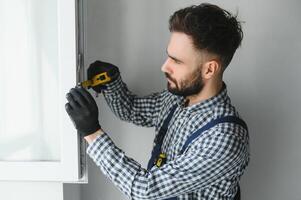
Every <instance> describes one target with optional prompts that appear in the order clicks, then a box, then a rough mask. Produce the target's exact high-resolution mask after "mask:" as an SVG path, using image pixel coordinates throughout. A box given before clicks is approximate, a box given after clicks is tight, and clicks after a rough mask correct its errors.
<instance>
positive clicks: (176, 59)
mask: <svg viewBox="0 0 301 200" xmlns="http://www.w3.org/2000/svg"><path fill="white" fill-rule="evenodd" d="M166 53H167V55H168V57H170V58H171V59H173V60H175V61H177V62H183V61H182V60H180V59H178V58H176V57H174V56H171V55H169V54H168V51H167V48H166Z"/></svg>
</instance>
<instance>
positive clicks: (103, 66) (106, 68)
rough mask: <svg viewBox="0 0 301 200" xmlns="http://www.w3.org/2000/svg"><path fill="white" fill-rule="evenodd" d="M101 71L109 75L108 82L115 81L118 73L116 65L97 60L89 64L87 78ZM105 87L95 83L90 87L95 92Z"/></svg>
mask: <svg viewBox="0 0 301 200" xmlns="http://www.w3.org/2000/svg"><path fill="white" fill-rule="evenodd" d="M103 72H107V73H108V76H109V77H111V81H109V82H108V83H111V82H113V81H115V80H116V79H117V78H118V76H119V74H120V72H119V69H118V67H116V66H115V65H113V64H111V63H106V62H102V61H99V60H97V61H95V62H94V63H92V64H90V66H89V68H88V79H89V80H91V79H92V78H93V77H94V76H95V75H97V74H100V73H103ZM108 83H106V84H108ZM106 88H107V87H106V85H97V86H94V87H92V89H93V90H94V91H95V92H97V93H101V91H102V90H103V89H106Z"/></svg>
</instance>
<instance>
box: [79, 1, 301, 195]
mask: <svg viewBox="0 0 301 200" xmlns="http://www.w3.org/2000/svg"><path fill="white" fill-rule="evenodd" d="M201 2H202V1H191V0H190V1H188V0H186V1H175V0H165V1H159V0H152V1H146V0H144V1H142V0H127V1H125V0H112V1H108V0H107V1H105V0H102V1H100V0H90V1H88V7H87V8H88V9H87V11H88V15H87V55H86V65H88V64H89V63H91V62H93V61H94V60H96V59H101V60H104V61H108V62H111V63H113V64H115V65H117V66H119V68H120V71H121V74H122V77H123V80H124V81H125V82H126V83H127V85H128V87H129V88H130V89H131V90H132V91H134V92H135V93H137V94H138V95H144V94H148V93H151V92H153V91H159V90H162V89H163V88H165V87H166V81H165V77H164V76H163V74H162V73H161V71H160V67H161V65H162V64H163V62H164V59H165V58H166V54H165V49H166V46H167V42H168V38H169V32H168V28H167V27H168V26H167V23H168V17H169V16H170V15H171V14H172V13H173V12H174V11H175V10H177V9H179V8H182V7H185V6H188V5H191V4H197V3H201ZM210 2H211V3H216V4H218V5H220V6H221V7H223V8H225V9H228V10H230V11H232V12H236V10H238V11H239V16H240V19H241V20H243V21H245V23H244V25H243V30H244V33H245V38H244V40H243V43H242V47H241V48H240V49H239V50H238V51H237V53H236V55H235V57H234V59H233V61H232V63H231V65H230V66H229V69H228V70H227V72H226V74H225V78H224V79H225V82H226V83H227V84H228V89H229V95H230V96H231V97H232V101H233V103H234V105H236V107H237V108H238V110H239V111H240V113H241V115H242V116H243V117H244V119H245V120H246V121H247V122H248V124H249V129H250V136H251V156H252V157H251V163H250V166H249V168H248V169H247V172H246V174H245V175H244V177H243V178H242V183H241V186H242V196H243V199H245V200H254V199H265V200H283V199H289V200H300V199H301V190H300V189H301V188H300V183H299V182H300V180H301V172H300V169H301V153H300V152H301V146H300V142H301V135H300V134H299V130H300V129H301V123H300V115H301V107H300V105H299V102H301V94H300V87H299V85H300V84H301V80H300V79H299V76H300V74H301V67H300V64H299V58H300V55H301V42H300V40H299V37H300V35H301V27H300V19H301V14H300V11H299V10H300V8H301V2H300V1H297V0H295V1H294V0H290V1H273V0H266V1H261V0H254V1H247V0H244V1H230V0H228V1H210ZM99 108H100V123H101V125H102V126H103V127H104V129H105V130H106V131H107V132H108V133H109V135H110V136H111V137H112V139H113V140H114V142H115V143H116V144H117V146H119V147H120V148H121V149H123V150H124V151H125V152H126V153H127V155H129V156H131V157H133V158H134V159H136V160H137V161H138V162H140V163H142V164H143V165H144V166H146V162H147V160H148V158H149V155H150V151H151V143H152V140H153V137H154V130H153V129H150V128H141V127H136V126H134V125H131V124H127V123H125V122H121V121H120V120H118V119H117V118H116V117H115V116H113V114H112V113H111V112H110V110H109V108H108V107H107V105H106V104H105V102H104V99H103V98H102V97H99ZM81 199H85V200H96V199H98V200H108V199H125V196H123V195H122V194H121V193H120V192H119V191H118V190H117V189H116V188H115V187H114V186H113V184H112V183H111V182H109V181H108V179H106V178H105V177H104V176H103V175H102V173H101V172H100V171H99V170H98V168H97V167H96V166H95V165H94V163H92V162H91V160H89V184H87V185H82V186H81Z"/></svg>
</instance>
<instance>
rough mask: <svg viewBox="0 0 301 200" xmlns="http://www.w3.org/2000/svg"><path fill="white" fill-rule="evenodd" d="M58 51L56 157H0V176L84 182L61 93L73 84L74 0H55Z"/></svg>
mask: <svg viewBox="0 0 301 200" xmlns="http://www.w3.org/2000/svg"><path fill="white" fill-rule="evenodd" d="M57 5H58V47H59V48H58V49H59V51H58V53H59V79H58V80H59V96H58V99H59V104H60V105H62V106H61V107H60V109H59V133H60V141H58V142H60V160H59V161H51V162H49V161H42V162H40V161H38V162H37V161H26V162H19V161H13V162H12V161H0V169H1V170H0V180H1V181H5V180H15V181H25V180H27V181H62V182H81V181H83V182H85V181H86V178H87V176H86V175H84V176H81V163H80V155H81V154H80V146H81V145H82V144H81V141H80V140H79V138H78V134H77V133H76V130H75V129H74V126H73V124H72V122H71V120H70V118H69V116H68V115H67V113H66V112H65V108H64V105H65V103H66V98H65V95H66V93H67V92H68V91H69V90H70V88H71V87H74V86H75V84H76V81H77V80H76V77H77V75H78V73H79V71H77V49H76V41H77V39H76V26H75V25H76V14H77V13H76V1H75V0H57Z"/></svg>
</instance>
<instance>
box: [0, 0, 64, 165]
mask: <svg viewBox="0 0 301 200" xmlns="http://www.w3.org/2000/svg"><path fill="white" fill-rule="evenodd" d="M0 27H1V31H0V44H1V45H0V62H1V63H0V160H2V161H58V160H60V136H59V131H58V130H59V117H58V116H59V109H61V108H60V107H62V106H64V105H59V99H58V94H59V83H58V79H59V69H58V29H57V27H58V24H57V2H56V1H53V0H43V1H39V0H26V1H24V0H1V1H0Z"/></svg>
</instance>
